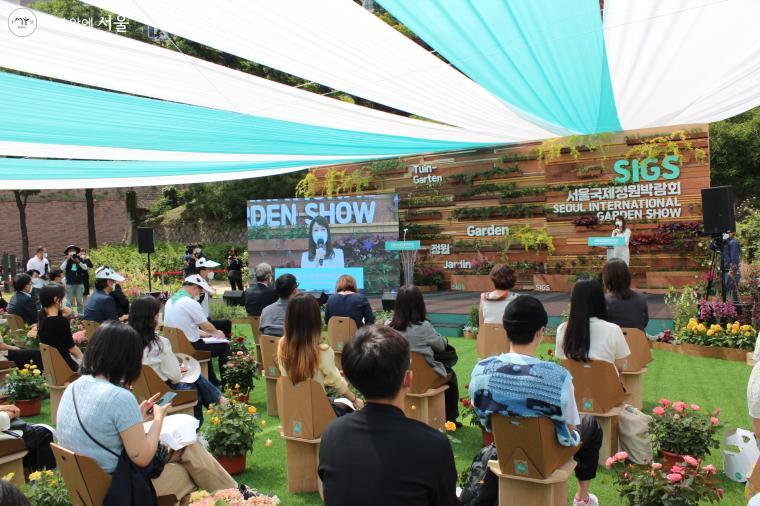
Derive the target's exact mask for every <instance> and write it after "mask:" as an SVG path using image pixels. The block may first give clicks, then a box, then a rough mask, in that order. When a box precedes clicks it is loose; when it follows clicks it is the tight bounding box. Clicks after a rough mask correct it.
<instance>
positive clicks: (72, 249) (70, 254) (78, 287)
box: [61, 244, 88, 311]
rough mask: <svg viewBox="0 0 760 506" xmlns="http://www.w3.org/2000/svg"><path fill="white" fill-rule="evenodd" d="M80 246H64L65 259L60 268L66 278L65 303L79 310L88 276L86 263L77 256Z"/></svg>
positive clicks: (81, 306)
mask: <svg viewBox="0 0 760 506" xmlns="http://www.w3.org/2000/svg"><path fill="white" fill-rule="evenodd" d="M80 251H81V248H80V247H79V246H76V245H74V244H71V245H70V246H69V247H68V248H66V251H65V254H66V259H65V260H64V261H63V262H61V270H62V271H63V272H64V275H65V278H66V305H67V306H68V307H70V308H73V307H74V306H75V305H76V307H77V309H78V310H79V311H82V310H83V308H84V300H83V298H84V281H85V277H87V276H88V273H87V268H88V267H87V264H86V263H84V262H83V261H82V259H81V258H80V257H79V252H80Z"/></svg>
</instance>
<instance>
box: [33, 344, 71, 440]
mask: <svg viewBox="0 0 760 506" xmlns="http://www.w3.org/2000/svg"><path fill="white" fill-rule="evenodd" d="M40 355H41V356H42V367H43V368H44V371H43V372H44V373H45V383H46V384H47V387H48V390H49V391H50V420H51V422H52V424H53V425H56V423H57V420H58V405H59V404H60V403H61V397H63V391H64V390H66V386H67V385H68V384H69V383H71V382H73V381H74V380H76V379H77V378H78V377H79V373H78V372H75V371H72V370H71V368H70V367H69V365H68V364H67V363H66V361H65V360H64V359H63V357H62V356H61V353H60V352H59V351H58V350H57V349H56V348H53V347H52V346H48V345H47V344H42V343H40Z"/></svg>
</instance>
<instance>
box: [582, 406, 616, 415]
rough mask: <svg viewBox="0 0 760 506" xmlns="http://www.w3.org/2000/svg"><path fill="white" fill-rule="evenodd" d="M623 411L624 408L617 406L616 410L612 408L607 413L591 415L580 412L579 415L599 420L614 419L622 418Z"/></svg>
mask: <svg viewBox="0 0 760 506" xmlns="http://www.w3.org/2000/svg"><path fill="white" fill-rule="evenodd" d="M621 410H622V408H621V407H620V406H615V407H614V408H612V409H611V410H609V411H607V412H605V413H590V412H585V411H579V413H580V414H582V415H593V416H595V417H597V418H614V417H616V416H620V411H621Z"/></svg>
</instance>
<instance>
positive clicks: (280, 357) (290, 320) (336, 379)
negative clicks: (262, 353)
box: [277, 293, 364, 414]
mask: <svg viewBox="0 0 760 506" xmlns="http://www.w3.org/2000/svg"><path fill="white" fill-rule="evenodd" d="M284 330H285V333H284V335H283V336H282V338H281V339H280V340H279V342H278V343H277V362H278V363H279V366H280V374H282V375H283V376H287V377H288V378H290V380H291V381H292V382H293V384H298V383H300V382H302V381H304V380H307V379H309V378H312V379H313V380H314V381H316V382H317V383H319V384H320V385H322V386H328V387H332V388H334V389H335V390H336V391H337V393H338V396H340V397H345V398H347V399H348V400H350V401H351V402H352V403H354V406H355V407H356V408H358V409H361V408H362V407H363V406H364V403H363V401H362V400H361V399H359V398H358V397H356V396H355V395H354V393H353V392H352V391H351V390H350V389H349V388H348V383H346V380H345V379H343V376H341V375H340V371H338V368H337V367H336V366H335V352H334V351H333V349H332V348H330V345H329V344H327V343H323V342H322V315H320V313H319V303H318V302H317V300H316V299H315V298H314V297H312V296H311V295H309V294H308V293H299V294H297V295H294V296H293V297H291V298H290V301H289V302H288V306H287V310H286V312H285V327H284ZM337 408H340V406H338V407H337ZM336 412H338V414H340V413H342V411H340V410H339V409H336Z"/></svg>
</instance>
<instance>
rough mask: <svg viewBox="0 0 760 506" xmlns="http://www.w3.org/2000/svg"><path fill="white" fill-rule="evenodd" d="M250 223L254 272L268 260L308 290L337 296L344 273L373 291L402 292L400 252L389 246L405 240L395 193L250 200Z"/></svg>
mask: <svg viewBox="0 0 760 506" xmlns="http://www.w3.org/2000/svg"><path fill="white" fill-rule="evenodd" d="M247 225H248V258H249V266H250V272H251V273H253V270H254V267H255V266H256V265H257V264H258V263H260V262H267V263H269V264H271V265H272V266H273V267H274V268H275V276H279V275H281V274H285V273H291V274H293V275H295V276H296V279H297V280H298V283H299V288H300V289H301V290H306V291H312V290H314V291H325V292H334V291H335V284H336V281H337V279H338V278H339V277H340V276H341V275H343V274H350V275H351V276H353V277H354V278H355V279H356V281H357V284H358V288H359V289H360V290H364V291H366V292H368V293H380V292H382V291H383V290H388V289H395V288H398V284H399V273H400V265H399V258H398V252H393V251H386V250H385V247H384V245H385V241H392V240H398V237H399V222H398V198H397V197H396V195H394V194H382V195H354V196H339V197H334V198H303V199H300V198H298V199H279V200H250V201H248V210H247Z"/></svg>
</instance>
